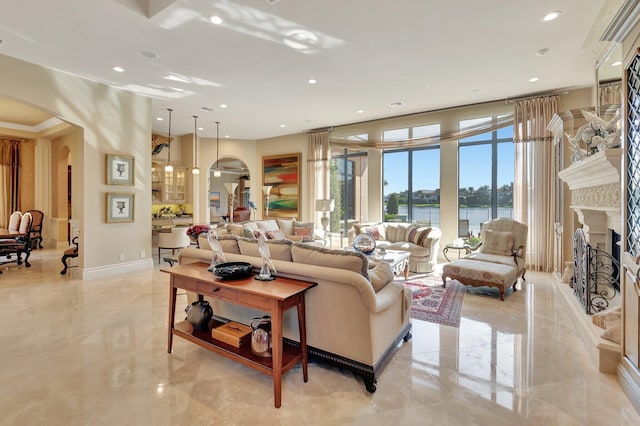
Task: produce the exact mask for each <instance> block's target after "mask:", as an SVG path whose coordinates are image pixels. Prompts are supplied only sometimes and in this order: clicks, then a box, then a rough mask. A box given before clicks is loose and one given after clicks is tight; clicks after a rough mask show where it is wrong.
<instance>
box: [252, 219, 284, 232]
mask: <svg viewBox="0 0 640 426" xmlns="http://www.w3.org/2000/svg"><path fill="white" fill-rule="evenodd" d="M256 224H257V225H258V229H262V230H263V231H264V232H267V231H275V230H276V229H280V228H278V222H276V221H275V220H274V219H268V220H259V221H257V222H256Z"/></svg>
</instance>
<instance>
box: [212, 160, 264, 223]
mask: <svg viewBox="0 0 640 426" xmlns="http://www.w3.org/2000/svg"><path fill="white" fill-rule="evenodd" d="M217 172H220V173H219V174H220V176H217ZM230 183H236V184H237V187H236V189H235V191H234V194H233V200H234V205H233V207H234V209H233V210H234V211H247V212H248V213H245V214H242V217H241V218H242V219H244V220H248V218H250V217H251V216H252V213H253V211H254V208H252V205H253V206H255V204H254V203H253V201H252V200H250V189H251V176H250V174H249V168H248V167H247V165H246V164H245V163H244V162H243V161H242V160H240V159H239V158H234V157H224V158H220V159H219V160H218V161H217V162H215V163H213V164H212V165H211V167H210V168H209V187H208V188H207V191H208V197H207V198H208V200H209V202H208V205H207V208H208V212H209V215H208V217H209V222H210V223H216V222H222V221H225V220H226V221H229V220H230V218H229V217H228V216H229V214H230V212H231V210H230V209H229V198H228V190H227V187H226V186H225V184H230ZM238 217H239V216H238V215H236V220H235V221H238V220H237V219H238Z"/></svg>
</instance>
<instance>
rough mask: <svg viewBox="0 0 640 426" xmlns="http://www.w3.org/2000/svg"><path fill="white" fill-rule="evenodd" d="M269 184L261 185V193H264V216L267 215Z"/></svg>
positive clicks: (266, 216)
mask: <svg viewBox="0 0 640 426" xmlns="http://www.w3.org/2000/svg"><path fill="white" fill-rule="evenodd" d="M271 188H273V186H271V185H265V186H263V187H262V195H264V210H265V218H268V217H269V198H270V194H271Z"/></svg>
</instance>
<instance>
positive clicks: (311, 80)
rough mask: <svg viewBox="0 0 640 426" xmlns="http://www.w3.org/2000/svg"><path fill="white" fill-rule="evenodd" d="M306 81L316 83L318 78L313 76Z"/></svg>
mask: <svg viewBox="0 0 640 426" xmlns="http://www.w3.org/2000/svg"><path fill="white" fill-rule="evenodd" d="M307 81H308V82H309V84H316V83H317V82H318V80H316V79H315V78H310V79H309V80H307Z"/></svg>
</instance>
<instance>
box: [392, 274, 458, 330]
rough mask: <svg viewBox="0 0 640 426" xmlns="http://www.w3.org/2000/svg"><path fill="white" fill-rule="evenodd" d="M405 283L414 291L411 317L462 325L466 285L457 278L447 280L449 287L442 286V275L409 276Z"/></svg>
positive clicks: (438, 322)
mask: <svg viewBox="0 0 640 426" xmlns="http://www.w3.org/2000/svg"><path fill="white" fill-rule="evenodd" d="M404 285H405V286H406V287H409V288H410V289H411V291H412V293H413V302H412V303H411V318H413V319H418V320H422V321H430V322H435V323H437V324H443V325H448V326H451V327H459V326H460V312H461V311H462V301H463V299H464V293H465V291H466V290H465V286H463V285H462V284H460V283H459V282H457V281H455V280H454V281H451V280H447V287H446V288H442V278H441V277H423V278H416V279H411V278H409V279H408V280H407V281H405V282H404Z"/></svg>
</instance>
